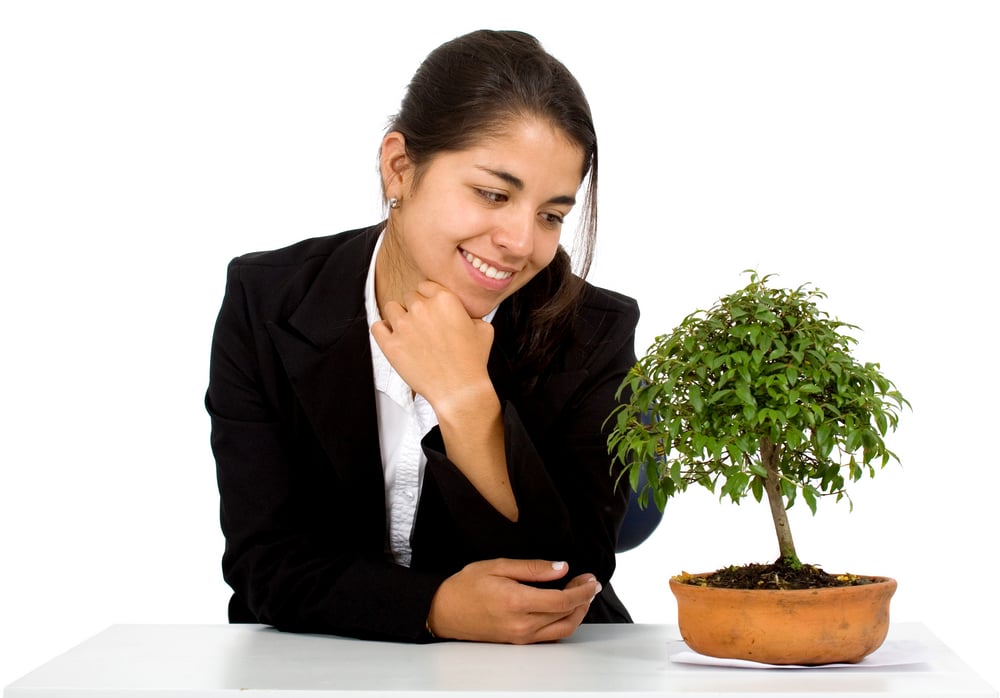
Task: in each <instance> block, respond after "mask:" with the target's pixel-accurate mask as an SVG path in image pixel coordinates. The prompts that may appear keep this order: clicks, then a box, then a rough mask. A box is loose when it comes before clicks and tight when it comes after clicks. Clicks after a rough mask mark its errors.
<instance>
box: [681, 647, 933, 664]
mask: <svg viewBox="0 0 1000 698" xmlns="http://www.w3.org/2000/svg"><path fill="white" fill-rule="evenodd" d="M668 656H669V657H670V661H672V662H677V663H678V664H703V665H706V666H718V667H737V668H741V669H835V668H838V667H847V668H852V667H866V668H867V667H881V666H904V665H906V664H920V663H921V662H925V661H927V660H928V659H929V657H930V653H929V652H928V651H927V648H925V647H923V646H922V645H920V643H918V642H914V641H912V640H886V641H885V642H884V643H882V646H881V647H879V648H878V649H877V650H875V651H874V652H872V653H871V654H869V655H868V656H867V657H865V658H864V659H862V660H861V661H860V662H858V663H856V664H822V665H819V666H804V665H801V664H763V663H762V662H752V661H749V660H746V659H720V658H718V657H708V656H705V655H704V654H698V653H697V652H694V651H692V650H691V649H690V648H688V646H687V645H686V644H685V643H684V641H683V640H675V641H673V642H671V643H670V648H669V650H668Z"/></svg>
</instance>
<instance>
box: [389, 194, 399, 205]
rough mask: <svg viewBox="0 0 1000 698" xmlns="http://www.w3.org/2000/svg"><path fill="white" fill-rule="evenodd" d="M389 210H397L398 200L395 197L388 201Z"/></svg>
mask: <svg viewBox="0 0 1000 698" xmlns="http://www.w3.org/2000/svg"><path fill="white" fill-rule="evenodd" d="M389 208H399V199H397V198H396V197H395V196H394V197H392V198H391V199H389Z"/></svg>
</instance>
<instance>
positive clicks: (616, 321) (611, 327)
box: [563, 282, 639, 365]
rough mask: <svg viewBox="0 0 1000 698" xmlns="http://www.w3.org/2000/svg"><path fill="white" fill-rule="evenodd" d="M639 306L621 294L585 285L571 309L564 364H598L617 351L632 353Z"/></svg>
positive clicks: (588, 284) (564, 346) (564, 343)
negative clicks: (566, 362) (571, 314)
mask: <svg viewBox="0 0 1000 698" xmlns="http://www.w3.org/2000/svg"><path fill="white" fill-rule="evenodd" d="M638 323H639V304H638V303H637V302H636V300H635V299H634V298H631V297H629V296H626V295H625V294H623V293H619V292H617V291H612V290H610V289H607V288H601V287H599V286H594V285H592V284H590V283H587V282H585V283H584V284H583V286H582V288H581V290H580V296H579V298H578V300H577V303H576V307H575V308H574V316H573V320H572V322H571V323H570V326H569V334H568V336H565V337H564V342H563V348H564V350H565V351H566V353H567V354H566V355H567V358H568V361H569V362H570V363H577V364H582V365H592V364H600V363H603V362H605V361H607V360H608V359H609V358H610V357H612V356H616V355H617V354H618V353H619V352H621V351H626V350H627V351H628V352H631V351H632V343H633V341H634V337H635V329H636V326H637V325H638Z"/></svg>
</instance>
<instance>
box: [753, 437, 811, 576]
mask: <svg viewBox="0 0 1000 698" xmlns="http://www.w3.org/2000/svg"><path fill="white" fill-rule="evenodd" d="M760 460H761V465H763V466H764V469H765V470H767V478H766V479H765V480H764V491H765V492H767V502H768V504H770V505H771V519H772V520H773V521H774V532H775V534H777V536H778V550H779V551H780V553H781V560H783V561H784V562H786V563H788V564H790V565H791V566H793V567H795V568H798V567H799V566H800V565H801V563H800V562H799V556H798V555H797V554H796V552H795V542H794V541H793V540H792V529H791V528H789V526H788V512H787V510H786V509H785V498H784V497H783V496H782V495H781V479H780V477H779V476H778V447H777V446H775V445H774V444H772V443H771V440H770V439H768V438H767V437H766V436H765V437H764V438H762V439H761V440H760Z"/></svg>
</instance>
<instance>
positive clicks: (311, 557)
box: [206, 225, 638, 641]
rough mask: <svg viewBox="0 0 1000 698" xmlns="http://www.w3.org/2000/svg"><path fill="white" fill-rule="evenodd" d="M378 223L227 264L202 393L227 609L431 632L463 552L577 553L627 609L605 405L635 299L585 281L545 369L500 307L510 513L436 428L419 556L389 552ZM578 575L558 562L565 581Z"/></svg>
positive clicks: (617, 618) (239, 616) (566, 556)
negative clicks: (458, 462)
mask: <svg viewBox="0 0 1000 698" xmlns="http://www.w3.org/2000/svg"><path fill="white" fill-rule="evenodd" d="M381 229H382V225H378V226H374V227H371V228H366V229H362V230H354V231H349V232H346V233H342V234H340V235H334V236H330V237H325V238H317V239H313V240H306V241H303V242H300V243H298V244H296V245H293V246H291V247H288V248H285V249H281V250H276V251H272V252H263V253H255V254H249V255H245V256H243V257H240V258H237V259H235V260H233V262H232V263H231V264H230V266H229V272H228V281H227V285H226V293H225V298H224V300H223V303H222V308H221V310H220V312H219V317H218V321H217V324H216V328H215V335H214V338H213V343H212V358H211V371H210V381H209V387H208V392H207V395H206V406H207V408H208V411H209V414H210V416H211V420H212V449H213V452H214V454H215V459H216V464H217V474H218V482H219V492H220V495H221V523H222V530H223V533H224V535H225V539H226V547H225V552H224V554H223V558H222V568H223V576H224V578H225V580H226V582H227V583H228V584H229V585H230V586H231V587H232V588H233V591H234V594H233V597H232V600H231V602H230V608H229V611H230V620H231V621H232V622H261V623H266V624H270V625H273V626H275V627H277V628H279V629H284V630H291V631H302V632H320V633H333V634H342V635H351V636H357V637H366V638H385V639H396V640H404V641H422V640H425V639H427V635H426V630H425V624H424V623H425V619H426V617H427V613H428V610H429V608H430V603H431V598H432V597H433V595H434V593H435V591H436V590H437V588H438V586H439V585H440V584H441V582H442V581H444V579H445V578H447V577H448V576H450V575H451V574H453V573H454V572H456V571H458V570H459V569H461V568H462V567H463V566H464V565H466V564H467V563H469V562H472V561H476V560H483V559H491V558H496V557H509V558H542V559H548V560H566V561H567V562H568V563H569V574H568V577H573V576H575V575H576V574H581V573H585V572H591V573H593V574H595V575H596V576H597V578H598V579H599V580H600V581H601V584H602V585H603V586H604V590H603V591H602V592H601V593H600V594H598V596H597V598H596V599H595V600H594V602H593V604H592V605H591V609H590V612H589V613H588V615H587V618H586V620H587V621H591V622H593V621H608V622H628V621H630V618H629V616H628V613H627V611H626V610H625V608H624V606H623V605H622V604H621V602H620V601H619V600H618V598H617V597H616V596H615V594H614V591H613V589H612V587H611V584H610V578H611V574H612V572H613V571H614V568H615V556H614V551H615V540H616V538H617V531H618V527H619V525H620V523H621V519H622V516H623V514H624V512H625V508H626V502H627V493H626V491H625V490H624V489H623V488H619V489H618V490H617V491H616V490H615V489H614V487H613V477H612V475H611V474H610V472H609V467H610V458H609V456H608V454H607V448H606V436H607V431H606V429H605V428H604V426H603V425H604V421H605V419H606V418H607V416H608V414H609V413H610V412H611V410H612V408H613V406H614V391H615V389H616V388H617V386H618V385H619V383H620V382H621V380H622V378H623V377H624V375H625V372H626V371H627V370H628V369H629V367H630V366H632V364H633V363H634V362H635V354H634V349H633V339H634V332H635V325H636V322H637V321H638V308H637V306H636V303H635V301H633V300H631V299H629V298H626V297H624V296H621V295H618V294H614V293H611V292H609V291H603V290H599V289H596V288H594V287H592V286H589V285H586V286H585V289H584V295H583V298H582V302H581V304H580V307H579V309H578V313H577V316H576V318H575V321H574V324H573V330H572V332H571V333H570V336H568V337H566V338H565V341H564V342H563V343H562V346H561V349H560V351H559V352H558V354H557V355H556V356H553V357H552V362H551V364H550V366H549V367H548V368H547V370H546V371H545V372H544V373H543V375H542V376H541V378H540V380H538V381H537V384H536V385H535V387H534V389H531V390H529V389H528V387H527V382H526V377H525V376H523V375H520V373H519V372H518V371H516V370H515V369H514V368H512V359H514V358H516V356H517V352H518V347H517V346H516V342H515V339H514V337H513V336H512V332H511V330H510V326H509V318H508V316H507V314H506V313H505V310H504V308H505V306H506V305H508V304H501V307H500V309H499V310H498V312H497V314H496V316H495V317H494V320H493V324H494V328H495V331H494V345H493V349H492V351H491V355H490V359H489V372H490V376H491V378H492V380H493V383H494V386H495V387H496V390H497V393H498V395H499V397H500V401H501V405H502V406H503V419H504V429H505V437H506V438H505V440H506V451H507V464H508V470H509V472H510V478H511V484H512V486H513V489H514V493H515V496H516V498H517V502H518V509H519V513H520V516H519V520H518V521H517V522H516V523H512V522H510V521H508V520H507V519H506V518H504V517H503V516H502V515H501V514H499V513H498V512H497V511H496V510H495V509H493V507H492V506H490V505H489V504H488V503H487V502H486V501H485V500H484V499H483V498H482V497H481V496H480V495H479V493H478V492H477V491H476V490H475V489H474V488H473V487H472V486H471V485H470V483H469V482H468V481H467V480H466V478H465V477H464V476H463V475H462V473H461V472H460V471H459V470H458V469H457V468H456V467H455V466H454V465H453V464H452V463H451V462H450V461H449V460H448V457H447V454H446V453H445V452H444V447H443V443H442V440H441V436H440V432H439V431H438V429H436V428H435V429H434V430H432V431H431V432H430V433H429V434H428V435H427V436H426V437H425V439H424V442H423V448H424V451H425V453H426V454H427V461H428V462H427V468H426V471H425V476H424V482H423V486H422V489H421V497H420V502H419V506H418V510H417V518H416V522H415V524H414V531H413V535H412V539H411V542H412V548H413V558H412V563H411V567H409V568H406V567H402V566H399V565H396V564H394V563H393V562H392V561H391V559H390V558H389V557H387V555H386V548H387V545H386V510H385V488H384V483H383V474H382V465H381V459H380V455H379V444H378V432H377V420H376V412H375V397H374V395H375V390H374V383H373V379H372V367H371V350H370V346H369V338H368V335H369V328H368V323H367V318H366V315H365V307H364V284H365V278H366V275H367V273H368V266H369V262H370V260H371V256H372V252H373V249H374V245H375V242H376V240H377V237H378V234H379V232H380V231H381ZM564 581H565V580H563V582H560V584H561V583H564Z"/></svg>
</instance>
